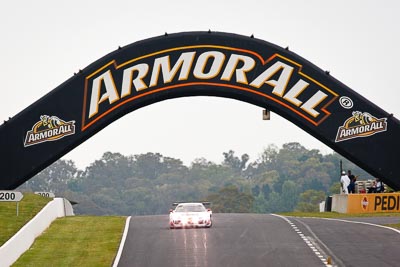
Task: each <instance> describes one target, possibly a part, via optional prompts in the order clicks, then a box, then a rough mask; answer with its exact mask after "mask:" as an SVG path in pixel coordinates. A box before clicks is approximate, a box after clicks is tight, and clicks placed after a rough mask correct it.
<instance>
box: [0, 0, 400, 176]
mask: <svg viewBox="0 0 400 267" xmlns="http://www.w3.org/2000/svg"><path fill="white" fill-rule="evenodd" d="M399 3H400V2H399V1H396V0H385V1H366V0H360V1H348V0H335V1H323V0H308V1H297V0H293V1H260V0H246V1H236V0H229V1H216V0H214V1H189V0H186V1H172V0H170V1H151V0H149V1H140V2H139V1H132V0H130V1H117V0H114V1H102V0H101V1H100V0H94V1H86V0H85V1H83V0H80V1H77V0H68V1H54V0H48V1H44V0H35V1H28V0H26V1H6V2H4V3H3V4H2V7H1V9H0V40H1V41H0V58H1V64H0V73H1V74H0V77H1V85H2V86H1V87H0V93H1V100H2V101H1V104H0V120H6V119H8V117H12V116H14V115H15V114H17V113H18V112H20V111H21V110H23V109H24V108H26V107H27V106H28V105H30V104H31V103H33V102H34V101H36V100H38V99H39V98H41V97H42V96H44V95H45V94H46V93H48V92H50V91H51V90H53V89H54V88H55V87H57V86H58V85H60V84H61V83H62V82H64V81H65V80H67V79H68V78H70V77H71V76H72V75H73V73H74V72H77V71H78V70H79V69H83V68H85V67H86V66H87V65H89V64H90V63H92V62H94V61H96V60H97V59H99V58H101V57H102V56H104V55H106V54H108V53H109V52H112V51H114V50H115V49H117V47H118V46H123V45H127V44H130V43H133V42H136V41H139V40H142V39H146V38H150V37H154V36H159V35H163V34H164V33H165V32H168V33H175V32H182V31H199V30H200V31H207V30H208V29H211V30H212V31H219V32H231V33H237V34H242V35H248V36H250V35H251V34H254V35H255V37H257V38H259V39H263V40H266V41H269V42H271V43H274V44H277V45H279V46H281V47H286V46H289V48H290V50H291V51H293V52H295V53H297V54H298V55H300V56H302V57H303V58H306V59H307V60H309V61H311V62H312V63H314V64H315V65H317V66H318V67H320V68H322V69H324V70H329V71H330V74H331V75H332V76H333V77H335V78H336V79H338V80H340V81H341V82H343V83H344V84H346V85H347V86H349V87H350V88H352V89H353V90H355V91H357V92H358V93H360V94H361V95H363V96H364V97H366V98H367V99H369V100H371V101H372V102H374V103H375V104H377V105H378V106H380V107H381V108H383V109H384V110H386V111H387V112H389V113H394V115H395V116H396V117H397V118H399V117H400V105H399V101H400V86H399V84H398V77H399V76H400V74H399V73H398V72H399V71H400V68H399V67H398V64H399V62H400V16H399V13H400V4H399ZM287 142H299V143H301V144H303V145H304V146H305V147H306V148H308V149H312V148H316V149H319V150H321V151H322V152H323V153H330V152H332V150H331V149H330V148H328V147H327V146H325V145H324V144H322V143H321V142H319V141H318V140H316V139H314V138H313V137H311V136H310V135H309V134H307V133H306V132H304V131H303V130H301V129H299V128H297V126H295V125H293V124H292V123H290V122H289V121H286V120H285V119H283V118H281V117H279V116H278V115H277V114H272V119H271V120H270V121H263V120H262V110H261V108H259V107H257V106H253V105H250V104H248V103H244V102H239V101H236V100H231V99H225V98H215V97H213V98H211V97H191V98H180V99H174V100H168V101H164V102H159V103H156V104H154V105H151V106H147V107H145V108H142V109H139V110H137V111H134V112H131V113H130V114H128V115H126V116H125V117H123V118H121V119H119V120H118V121H116V122H114V123H113V124H111V125H110V126H108V127H107V128H105V129H104V130H103V131H101V132H100V133H98V134H97V135H95V136H94V137H92V138H91V139H89V140H88V141H86V142H85V143H83V144H82V145H81V146H79V147H77V148H76V149H75V150H73V151H72V152H70V153H69V154H67V155H66V156H65V157H64V159H72V160H74V161H75V163H76V164H77V166H78V167H80V168H84V167H86V166H88V165H89V164H90V163H91V162H93V161H94V160H95V159H99V158H100V157H101V155H102V154H103V153H104V152H105V151H111V152H120V153H122V154H125V155H131V154H140V153H146V152H160V153H161V154H163V155H164V156H169V157H175V158H180V159H182V160H183V161H184V163H185V164H190V162H192V161H193V160H194V159H195V158H199V157H204V158H206V159H208V160H212V161H214V162H217V163H219V162H221V160H222V159H223V156H222V153H223V152H226V151H228V150H230V149H232V150H234V151H235V152H236V154H237V155H241V154H243V153H248V154H249V155H250V160H255V159H256V158H257V157H258V156H259V154H260V153H261V152H262V151H263V149H264V148H265V147H267V146H268V145H269V144H276V145H278V146H281V145H282V144H284V143H287Z"/></svg>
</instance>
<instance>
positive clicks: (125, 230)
mask: <svg viewBox="0 0 400 267" xmlns="http://www.w3.org/2000/svg"><path fill="white" fill-rule="evenodd" d="M130 221H131V216H129V217H128V218H126V222H125V228H124V233H123V234H122V238H121V243H119V248H118V253H117V256H115V259H114V264H113V267H117V266H118V263H119V260H120V258H121V255H122V250H123V249H124V246H125V240H126V236H127V235H128V229H129V223H130Z"/></svg>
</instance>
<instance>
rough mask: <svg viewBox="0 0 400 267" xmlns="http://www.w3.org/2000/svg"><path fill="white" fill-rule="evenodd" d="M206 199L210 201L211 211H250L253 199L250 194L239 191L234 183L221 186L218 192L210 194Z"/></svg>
mask: <svg viewBox="0 0 400 267" xmlns="http://www.w3.org/2000/svg"><path fill="white" fill-rule="evenodd" d="M207 199H208V200H209V201H211V202H212V208H213V211H215V212H221V213H246V212H251V211H252V208H253V201H254V197H253V196H252V195H251V194H249V193H244V192H240V191H239V188H237V187H236V186H234V185H231V186H227V187H224V188H222V189H221V190H219V192H218V194H211V195H209V196H208V197H207Z"/></svg>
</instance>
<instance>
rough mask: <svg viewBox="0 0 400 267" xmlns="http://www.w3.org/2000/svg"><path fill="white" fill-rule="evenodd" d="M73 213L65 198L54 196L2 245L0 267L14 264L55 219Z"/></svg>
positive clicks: (0, 248)
mask: <svg viewBox="0 0 400 267" xmlns="http://www.w3.org/2000/svg"><path fill="white" fill-rule="evenodd" d="M72 215H74V213H73V209H72V205H71V203H70V202H69V201H68V200H66V199H64V198H54V199H53V200H52V201H50V202H49V203H47V205H46V206H45V207H44V208H43V209H42V210H41V211H40V212H39V213H38V214H36V216H35V217H33V219H32V220H30V221H29V222H28V223H27V224H25V225H24V226H23V227H22V228H21V229H20V230H19V231H18V232H17V233H16V234H15V235H14V236H13V237H11V238H10V239H9V240H8V241H7V242H6V243H5V244H4V245H3V246H1V247H0V267H8V266H10V265H11V264H13V263H14V262H15V261H16V260H17V259H18V258H19V257H20V256H21V255H22V254H23V253H24V252H25V251H27V250H28V249H29V248H30V247H31V245H32V244H33V242H34V241H35V238H36V237H38V236H39V235H41V234H42V233H43V232H44V230H46V229H47V228H48V227H49V226H50V224H51V223H52V222H53V221H54V220H55V219H57V218H59V217H65V216H72Z"/></svg>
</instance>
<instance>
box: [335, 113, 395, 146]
mask: <svg viewBox="0 0 400 267" xmlns="http://www.w3.org/2000/svg"><path fill="white" fill-rule="evenodd" d="M352 115H353V116H352V117H350V118H348V119H347V120H346V121H345V122H344V124H343V126H340V127H339V129H338V132H337V135H336V140H335V142H341V141H345V140H349V139H353V138H357V137H368V136H371V135H374V134H376V133H380V132H385V131H386V130H387V122H386V120H387V119H386V118H381V119H378V118H376V117H374V116H372V115H371V114H369V113H368V112H360V111H353V112H352Z"/></svg>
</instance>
